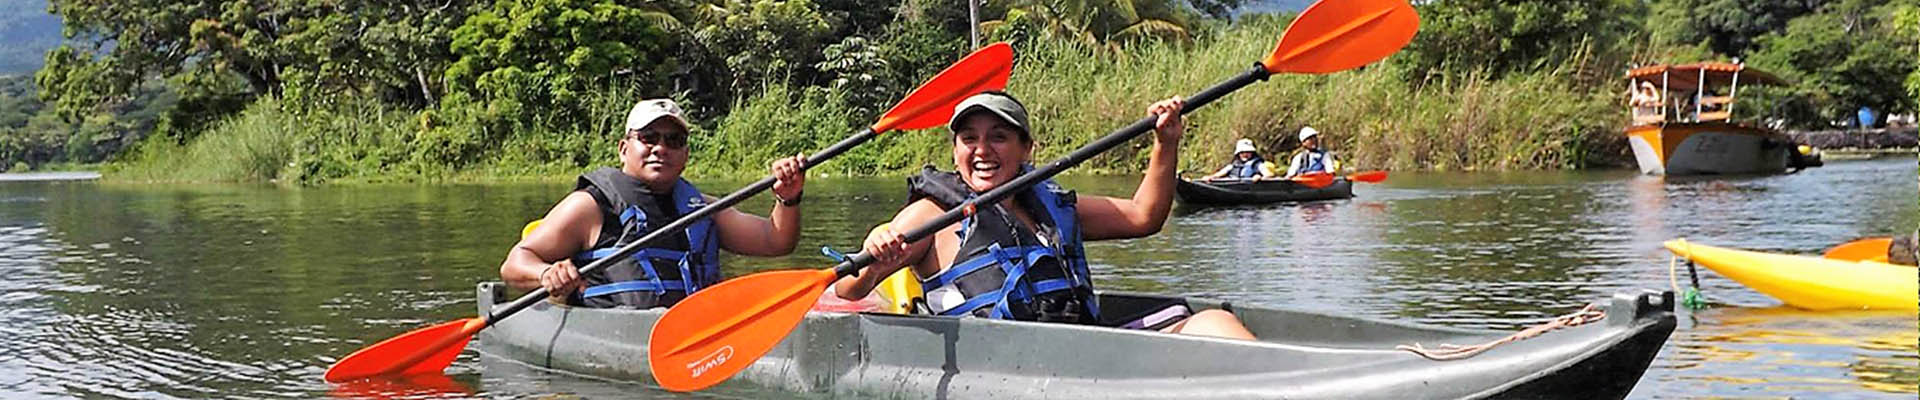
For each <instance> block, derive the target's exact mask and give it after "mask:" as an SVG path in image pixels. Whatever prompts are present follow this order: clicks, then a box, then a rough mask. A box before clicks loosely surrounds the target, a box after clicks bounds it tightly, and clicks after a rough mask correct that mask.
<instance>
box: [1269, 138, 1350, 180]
mask: <svg viewBox="0 0 1920 400" xmlns="http://www.w3.org/2000/svg"><path fill="white" fill-rule="evenodd" d="M1339 168H1340V164H1339V161H1335V160H1334V159H1333V152H1329V151H1326V150H1321V149H1320V131H1319V130H1316V129H1313V127H1311V126H1309V127H1303V128H1300V150H1299V151H1295V152H1294V154H1293V163H1292V164H1290V165H1288V166H1287V174H1286V175H1285V176H1283V177H1284V178H1292V177H1296V176H1300V175H1301V174H1306V173H1313V172H1324V173H1334V172H1338V169H1339Z"/></svg>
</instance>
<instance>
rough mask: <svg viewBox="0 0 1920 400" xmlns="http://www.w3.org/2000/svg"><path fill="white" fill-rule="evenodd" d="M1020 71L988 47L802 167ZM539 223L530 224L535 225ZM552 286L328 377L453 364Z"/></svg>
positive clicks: (929, 120)
mask: <svg viewBox="0 0 1920 400" xmlns="http://www.w3.org/2000/svg"><path fill="white" fill-rule="evenodd" d="M1011 73H1013V47H1012V46H1010V45H1008V44H1006V43H995V44H992V45H988V46H987V47H983V48H981V49H979V50H976V51H974V52H973V54H971V55H968V56H967V57H966V58H962V59H960V61H959V62H956V63H954V64H953V65H952V66H949V67H947V69H946V70H945V71H941V72H940V74H939V75H935V76H934V77H933V79H932V80H928V81H927V83H926V84H924V85H920V87H919V88H917V89H914V90H913V92H912V93H908V94H907V97H906V98H905V99H903V100H901V101H900V103H899V104H895V105H894V106H893V108H892V109H890V110H887V113H886V114H884V115H882V116H881V117H880V120H879V121H878V122H875V123H874V124H873V126H871V127H868V128H866V129H863V130H861V131H860V132H858V133H854V134H853V136H849V137H847V138H846V139H843V140H841V141H840V142H839V143H835V144H834V145H833V146H829V147H827V148H826V149H825V150H821V151H820V152H818V153H814V154H813V156H811V157H807V160H806V163H805V164H802V165H801V166H800V168H801V169H803V170H804V169H807V168H811V167H813V166H815V165H820V164H821V163H824V162H826V161H827V160H830V159H833V158H834V157H835V156H839V155H840V154H841V153H845V152H846V151H847V150H850V149H853V147H854V146H859V145H860V144H861V143H866V142H867V140H869V139H873V138H874V137H875V136H879V135H880V134H882V133H886V132H888V131H893V130H896V129H926V128H932V127H936V126H940V125H941V124H945V123H946V122H947V119H948V118H950V117H952V114H953V106H954V105H956V104H959V103H960V100H962V99H965V98H966V97H967V96H969V95H973V94H975V93H979V92H982V91H988V90H1001V89H1004V88H1006V86H1007V76H1008V75H1009V74H1011ZM773 183H774V178H773V177H767V178H764V179H761V180H760V181H759V182H754V183H753V184H752V185H748V186H747V187H744V188H741V189H740V190H737V191H734V192H733V193H732V194H728V195H727V196H726V197H722V198H720V199H719V200H716V201H714V202H713V203H712V204H709V205H707V206H706V207H702V208H700V209H699V210H698V211H694V212H692V213H689V214H687V215H685V216H682V217H680V219H677V220H674V221H673V223H670V224H667V226H665V227H661V228H660V229H658V230H654V231H653V232H652V233H649V234H647V235H646V236H645V237H641V238H640V240H636V241H634V242H633V243H631V244H628V245H627V246H625V247H621V248H620V249H619V251H617V252H615V253H614V254H613V255H611V256H608V257H606V258H602V259H600V260H597V261H594V262H593V263H590V264H587V265H586V266H585V267H581V268H580V273H581V274H587V273H591V272H593V271H596V270H599V269H601V268H604V267H606V266H607V265H610V264H613V262H614V261H615V260H619V259H623V258H626V257H628V256H631V255H633V253H634V252H637V251H639V250H640V248H641V247H642V246H647V245H651V244H653V243H654V242H656V241H659V240H660V239H662V238H665V237H667V235H678V234H680V231H682V230H686V229H687V226H689V225H692V224H693V223H694V221H698V220H701V219H704V218H708V217H711V216H713V214H714V213H717V212H720V210H725V209H727V208H728V207H733V205H734V204H738V203H740V202H741V201H742V200H746V199H747V198H748V197H753V196H754V195H756V194H759V193H760V192H763V191H766V190H767V189H769V188H772V187H773ZM533 226H534V225H532V224H529V225H528V229H529V230H531V229H532V227H533ZM547 294H548V293H547V290H546V288H540V289H535V290H534V291H532V292H528V293H527V294H526V295H523V296H520V299H518V300H514V301H513V303H510V304H508V305H507V306H506V307H503V308H499V309H495V310H493V312H491V313H488V314H487V315H485V316H482V317H475V318H465V319H459V320H454V321H449V322H445V323H442V324H439V325H434V326H430V327H426V328H421V329H417V330H414V331H412V332H407V333H404V334H401V335H400V336H395V337H393V338H390V339H387V340H384V341H381V342H379V343H375V344H373V345H372V346H368V347H366V348H363V349H360V351H356V352H353V354H350V355H347V357H346V358H342V359H340V361H337V362H334V363H333V366H332V367H330V368H327V373H326V375H325V378H326V380H327V381H328V382H345V381H351V380H355V379H362V378H368V377H374V376H383V375H408V374H417V373H425V372H438V371H440V370H442V369H445V368H446V367H447V365H449V364H452V363H453V359H454V357H457V356H459V355H460V350H461V349H462V348H465V347H466V343H467V341H468V340H471V339H473V334H474V333H477V332H479V331H480V330H481V329H486V327H488V326H493V324H494V323H496V322H499V321H500V320H501V319H504V318H507V317H508V316H512V315H513V314H514V313H517V312H520V310H524V309H526V308H527V307H530V306H533V305H534V304H535V303H538V302H540V301H542V300H544V299H545V298H546V297H547Z"/></svg>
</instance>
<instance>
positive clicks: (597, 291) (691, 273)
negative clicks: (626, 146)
mask: <svg viewBox="0 0 1920 400" xmlns="http://www.w3.org/2000/svg"><path fill="white" fill-rule="evenodd" d="M673 203H674V204H673V206H674V209H675V210H677V211H679V212H680V215H683V216H684V215H688V214H692V213H693V212H694V211H698V210H699V209H700V208H701V207H705V206H706V205H707V204H706V197H703V196H701V194H700V191H699V190H698V189H696V188H694V187H693V184H691V183H688V182H687V181H686V180H684V179H682V180H680V181H679V182H678V183H676V184H675V186H674V191H673ZM620 223H621V224H623V225H625V226H626V227H628V228H629V229H637V231H636V233H635V234H636V235H638V236H645V234H646V233H647V213H645V212H642V211H641V210H640V208H639V207H637V206H632V205H629V206H627V209H626V210H625V211H622V212H621V213H620ZM713 233H714V231H713V221H712V220H710V219H701V220H699V221H694V223H693V225H692V226H689V227H687V233H686V234H687V249H688V251H678V250H670V249H661V248H653V247H646V248H641V249H640V250H639V251H635V252H634V253H633V255H631V256H629V257H631V258H632V259H633V261H634V264H636V265H638V266H639V267H640V270H641V271H642V272H645V273H646V277H647V278H646V280H632V281H624V282H613V283H607V284H601V285H594V286H591V287H588V288H586V289H584V290H583V291H582V292H581V296H582V297H594V296H604V295H609V294H614V293H624V292H637V291H650V292H653V293H654V294H656V295H658V294H665V293H666V292H668V291H676V292H686V293H687V294H688V295H692V294H693V293H694V292H697V291H700V289H702V288H704V287H706V286H709V285H712V284H714V283H717V282H718V281H719V277H720V263H719V255H720V251H719V247H718V246H717V244H718V241H717V240H715V239H716V238H715V237H713ZM617 246H618V245H616V248H600V249H592V250H587V251H583V252H580V255H579V257H580V258H582V259H586V260H598V259H601V258H606V257H607V256H611V255H613V253H616V252H618V251H619V249H618V248H617ZM696 255H698V257H696ZM656 258H658V259H669V260H676V259H677V260H679V262H678V263H676V264H677V265H675V267H676V269H678V270H679V272H680V279H670V280H663V279H660V272H659V270H658V269H656V267H655V266H654V265H653V260H654V259H656ZM696 258H697V259H698V261H695V259H696ZM696 264H697V265H696ZM696 272H697V274H696Z"/></svg>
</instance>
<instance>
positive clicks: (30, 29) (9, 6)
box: [0, 0, 60, 75]
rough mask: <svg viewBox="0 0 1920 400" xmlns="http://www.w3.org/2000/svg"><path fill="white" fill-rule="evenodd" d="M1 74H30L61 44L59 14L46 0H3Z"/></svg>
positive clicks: (0, 3) (0, 9) (0, 13)
mask: <svg viewBox="0 0 1920 400" xmlns="http://www.w3.org/2000/svg"><path fill="white" fill-rule="evenodd" d="M0 43H5V44H6V45H5V46H0V75H19V74H31V73H33V71H36V70H39V69H40V64H41V63H43V62H44V61H45V59H46V54H47V50H49V49H52V48H53V47H54V46H58V45H60V17H57V16H54V15H53V14H48V13H47V1H46V0H0Z"/></svg>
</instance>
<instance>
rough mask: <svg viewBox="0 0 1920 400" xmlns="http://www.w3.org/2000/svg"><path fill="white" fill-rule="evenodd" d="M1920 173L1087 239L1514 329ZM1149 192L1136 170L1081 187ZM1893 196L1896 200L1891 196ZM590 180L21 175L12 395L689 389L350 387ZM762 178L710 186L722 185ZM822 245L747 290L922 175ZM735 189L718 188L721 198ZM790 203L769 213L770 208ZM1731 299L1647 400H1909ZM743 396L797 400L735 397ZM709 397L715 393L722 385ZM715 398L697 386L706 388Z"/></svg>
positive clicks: (1199, 276) (1401, 186)
mask: <svg viewBox="0 0 1920 400" xmlns="http://www.w3.org/2000/svg"><path fill="white" fill-rule="evenodd" d="M1916 169H1920V168H1916V163H1915V161H1914V160H1913V159H1911V158H1904V159H1882V160H1873V161H1861V162H1835V163H1833V164H1830V165H1828V166H1827V167H1824V168H1816V169H1812V170H1808V171H1806V172H1802V173H1800V174H1795V175H1782V176H1766V177H1747V178H1731V179H1713V180H1693V181H1682V180H1671V179H1660V178H1651V177H1639V176H1636V175H1634V174H1632V173H1631V172H1630V171H1625V172H1537V173H1498V174H1453V173H1395V176H1394V178H1393V179H1392V180H1391V181H1389V182H1387V183H1385V184H1380V185H1361V186H1359V187H1356V188H1355V192H1356V194H1357V195H1358V197H1356V198H1354V199H1350V200H1340V201H1330V202H1319V203H1308V204H1297V205H1273V206H1259V207H1222V208H1192V207H1185V206H1182V207H1179V208H1177V209H1176V216H1175V218H1174V219H1173V220H1171V221H1170V222H1169V224H1168V225H1167V226H1166V228H1165V229H1164V230H1163V231H1162V232H1161V233H1160V234H1158V235H1156V236H1153V237H1149V238H1142V239H1134V240H1120V241H1108V242H1098V243H1093V244H1090V245H1089V249H1088V251H1089V253H1090V254H1091V256H1090V257H1091V258H1092V261H1093V263H1094V271H1095V274H1096V276H1095V280H1096V281H1097V284H1098V285H1099V286H1101V287H1103V288H1108V289H1117V290H1130V291H1143V292H1153V293H1168V294H1183V295H1194V296H1208V297H1217V298H1224V299H1227V300H1232V301H1238V302H1253V303H1262V304H1278V305H1285V306H1289V307H1297V308H1305V309H1312V310H1318V311H1324V312H1333V313H1341V314H1347V315H1356V316H1365V317H1374V318H1387V319H1395V320H1407V321H1415V322H1422V323H1432V324H1441V325H1449V326H1459V327H1479V328H1494V329H1513V328H1515V327H1519V326H1524V325H1530V324H1533V323H1536V322H1539V321H1540V320H1541V319H1544V318H1548V317H1551V316H1554V315H1559V314H1562V313H1566V312H1569V311H1572V310H1574V309H1578V308H1579V307H1580V306H1581V305H1583V304H1585V303H1587V302H1589V301H1594V300H1597V299H1600V298H1602V297H1603V296H1607V295H1610V294H1611V293H1613V292H1616V291H1621V290H1637V289H1640V288H1664V287H1667V286H1668V285H1669V284H1668V275H1667V273H1666V261H1667V254H1666V252H1665V251H1664V250H1661V248H1660V242H1661V241H1664V240H1667V239H1671V238H1674V237H1679V236H1685V237H1687V238H1688V239H1689V240H1693V241H1696V242H1700V243H1711V244H1716V245H1724V246H1730V247H1738V248H1748V249H1756V250H1765V251H1779V252H1792V253H1817V252H1819V251H1821V250H1823V249H1824V248H1825V247H1827V246H1830V245H1832V244H1836V243H1840V242H1842V241H1845V240H1848V239H1852V238H1855V237H1859V236H1866V235H1874V234H1885V233H1887V232H1893V231H1904V230H1911V229H1913V227H1914V226H1916V221H1920V216H1916V214H1917V213H1920V193H1917V192H1920V188H1916V185H1915V182H1916V180H1920V177H1917V176H1920V173H1917V172H1916ZM1064 181H1065V182H1064V183H1065V184H1066V185H1067V186H1069V187H1071V188H1074V189H1076V190H1079V191H1080V192H1081V193H1097V194H1106V195H1127V194H1130V193H1132V191H1133V186H1132V185H1133V184H1134V183H1136V182H1137V178H1102V177H1075V178H1068V179H1064ZM1889 182H1893V183H1892V184H1890V183H1889ZM566 183H567V182H555V183H552V184H542V185H524V184H520V185H434V186H355V187H328V188H310V189H283V188H275V187H266V186H247V185H120V184H106V183H93V182H7V183H0V274H4V276H6V279H4V280H0V348H4V349H6V351H3V352H0V392H3V393H20V394H26V395H29V396H50V397H142V398H208V397H246V398H261V397H270V398H282V397H295V398H310V397H320V396H329V395H342V396H388V395H394V396H402V397H469V396H472V397H522V396H541V395H551V394H572V395H579V396H582V397H591V398H605V397H632V396H636V395H638V396H649V397H654V396H658V397H676V396H670V395H668V394H665V393H660V392H658V391H656V390H654V389H653V388H652V387H651V386H650V385H649V384H647V383H644V382H643V383H632V382H610V381H606V380H601V379H596V378H592V377H583V376H576V375H570V374H564V373H557V372H551V371H543V370H538V369H531V368H527V367H525V366H524V365H521V364H518V363H515V362H512V361H511V360H504V359H499V358H497V357H494V356H490V355H481V354H478V353H475V352H467V353H465V354H463V355H462V356H461V358H460V359H459V360H458V361H456V362H455V363H454V365H453V366H452V367H451V368H449V369H448V370H447V374H448V378H447V379H438V380H432V379H430V380H427V381H417V382H382V383H377V384H372V385H366V386H353V387H335V386H331V385H327V384H325V383H322V382H321V381H320V379H319V375H320V374H321V373H322V372H323V371H324V369H325V368H326V366H327V365H329V364H331V363H332V362H333V361H334V360H335V359H336V358H337V357H340V356H343V355H345V354H347V353H349V352H351V351H353V350H356V349H359V348H361V347H363V346H365V345H367V344H369V343H372V342H373V341H377V340H380V339H384V338H387V337H390V336H392V335H395V334H398V333H401V332H405V331H407V330H409V329H412V328H416V327H419V326H422V325H425V324H429V323H434V322H440V321H445V320H450V319H454V318H460V317H465V316H469V314H471V313H472V311H473V303H472V301H473V299H472V297H471V296H472V293H473V284H474V283H475V282H478V281H482V280H489V279H494V278H495V276H496V273H497V268H498V265H499V262H500V257H501V256H502V255H503V254H504V253H505V251H506V249H507V247H508V246H510V245H511V244H512V243H513V241H514V240H515V235H516V234H517V233H518V232H519V227H520V226H521V224H524V223H525V222H526V221H527V220H529V219H533V218H537V217H539V216H540V215H541V214H543V213H544V212H545V211H546V209H547V208H548V207H550V206H551V205H552V204H553V202H554V201H555V200H556V199H558V198H559V197H560V195H561V193H562V192H563V191H564V190H565V189H566V186H565V184H566ZM737 184H739V183H725V182H713V183H707V185H706V186H707V187H708V188H709V190H712V191H716V192H718V191H723V190H724V189H728V188H730V187H729V185H737ZM810 186H812V187H810V188H809V189H808V192H809V193H808V202H807V205H806V210H805V213H806V216H805V230H804V232H803V239H802V243H801V247H802V250H801V251H799V252H796V253H795V255H793V256H790V257H782V258H773V259H750V258H741V257H729V258H727V259H726V270H727V272H728V273H729V274H735V275H738V274H744V273H749V272H752V271H758V270H767V269H784V268H801V267H805V268H817V267H823V266H826V265H827V264H828V263H827V261H826V260H825V259H824V258H822V257H820V256H818V255H817V254H818V253H817V252H815V251H813V250H812V249H816V248H818V247H819V246H822V245H833V246H835V247H838V248H842V249H848V248H854V247H856V245H857V244H858V242H857V241H858V240H859V239H860V237H861V234H862V233H864V232H866V230H867V228H868V227H871V226H872V225H874V224H877V223H879V222H881V221H883V220H885V219H887V218H889V217H890V215H891V212H892V211H893V210H894V209H895V208H896V207H897V205H899V204H901V202H903V201H904V198H905V194H904V193H903V192H902V190H901V189H902V188H901V187H900V186H901V185H900V179H898V178H884V179H862V180H847V179H836V180H828V179H819V180H817V181H816V182H810ZM716 188H717V189H719V190H715V189H716ZM770 202H771V200H769V199H766V198H765V196H762V198H758V199H754V200H751V201H749V202H748V204H747V205H746V206H744V208H745V209H747V210H749V211H753V212H756V213H759V212H764V210H766V209H767V208H768V207H769V206H770V204H771V203H770ZM1701 284H1702V286H1703V291H1704V293H1705V294H1706V296H1707V299H1708V300H1710V301H1712V302H1713V303H1714V304H1715V306H1714V308H1712V309H1708V310H1704V311H1701V312H1699V313H1697V314H1688V315H1685V316H1683V319H1685V320H1686V321H1685V322H1683V323H1682V327H1681V329H1680V330H1679V331H1676V333H1675V335H1674V338H1673V341H1672V342H1671V345H1670V346H1668V347H1667V348H1666V349H1665V350H1664V351H1663V353H1662V355H1661V356H1660V358H1659V359H1657V360H1656V361H1655V362H1654V366H1653V369H1652V370H1650V371H1649V372H1648V373H1647V374H1646V377H1645V378H1643V379H1642V381H1641V382H1640V386H1639V387H1638V388H1636V391H1635V394H1634V396H1635V397H1642V398H1669V397H1691V396H1702V395H1705V396H1763V397H1781V396H1807V397H1833V396H1844V397H1869V398H1871V397H1886V398H1908V399H1911V398H1913V396H1914V394H1915V393H1920V389H1916V387H1915V386H1916V382H1915V381H1916V376H1920V357H1916V355H1915V354H1916V352H1920V350H1917V349H1916V348H1915V347H1916V346H1915V344H1914V343H1915V341H1916V340H1920V338H1916V333H1915V332H1920V326H1917V325H1920V323H1916V321H1915V316H1913V315H1911V314H1908V315H1900V314H1894V315H1885V314H1881V315H1851V314H1849V315H1836V314H1812V313H1799V312H1793V311H1791V310H1777V309H1771V308H1769V307H1776V306H1778V305H1779V302H1777V301H1774V300H1773V299H1771V298H1768V297H1766V296H1765V295H1762V294H1759V293H1756V292H1753V291H1751V290H1748V289H1746V288H1744V287H1742V286H1740V285H1739V284H1738V283H1734V282H1732V281H1729V280H1726V279H1724V278H1721V277H1719V276H1717V275H1714V274H1713V273H1711V272H1710V271H1705V270H1703V271H1702V276H1701ZM708 395H717V396H720V397H744V398H785V397H790V396H789V395H787V394H784V393H763V392H754V391H752V390H751V389H749V388H729V389H728V390H727V391H726V392H723V393H710V394H708ZM703 396H704V395H703ZM695 397H699V396H695Z"/></svg>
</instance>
